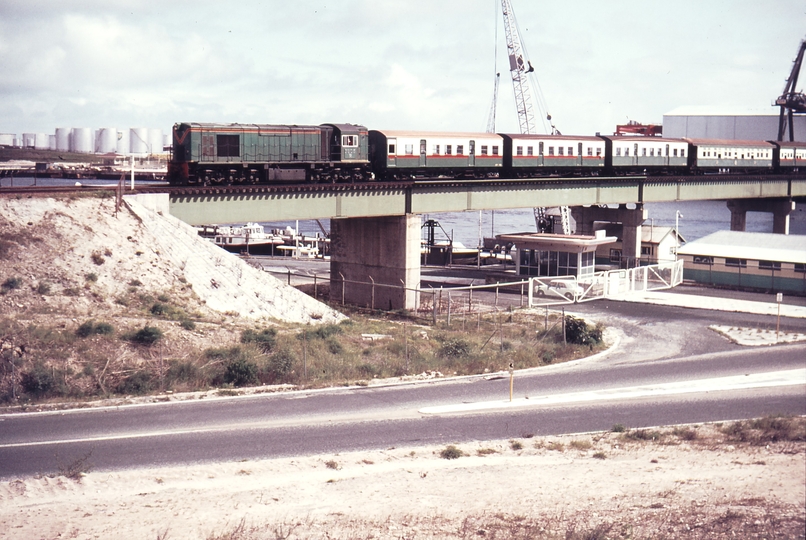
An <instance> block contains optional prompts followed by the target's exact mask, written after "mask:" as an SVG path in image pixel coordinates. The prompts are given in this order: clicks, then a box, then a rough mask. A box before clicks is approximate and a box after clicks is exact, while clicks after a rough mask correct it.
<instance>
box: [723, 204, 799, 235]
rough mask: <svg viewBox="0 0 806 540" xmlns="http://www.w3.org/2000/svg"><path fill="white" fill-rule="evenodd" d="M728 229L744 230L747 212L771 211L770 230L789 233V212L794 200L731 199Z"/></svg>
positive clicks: (793, 207)
mask: <svg viewBox="0 0 806 540" xmlns="http://www.w3.org/2000/svg"><path fill="white" fill-rule="evenodd" d="M728 208H729V209H730V230H732V231H744V230H745V229H746V227H747V212H771V213H772V215H773V218H772V232H773V233H775V234H789V214H790V213H791V212H792V211H793V210H794V209H795V201H791V200H789V199H731V200H729V201H728Z"/></svg>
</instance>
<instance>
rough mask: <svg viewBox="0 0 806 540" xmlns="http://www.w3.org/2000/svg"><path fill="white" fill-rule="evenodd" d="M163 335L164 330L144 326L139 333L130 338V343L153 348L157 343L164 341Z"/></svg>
mask: <svg viewBox="0 0 806 540" xmlns="http://www.w3.org/2000/svg"><path fill="white" fill-rule="evenodd" d="M162 336H163V333H162V330H160V329H159V328H157V327H155V326H144V327H143V328H141V329H140V330H138V331H137V332H135V333H134V334H133V335H131V337H130V338H129V339H130V341H133V342H134V343H137V344H139V345H146V346H151V345H153V344H155V343H156V342H157V341H159V340H160V339H162Z"/></svg>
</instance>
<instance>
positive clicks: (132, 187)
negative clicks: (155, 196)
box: [131, 154, 134, 191]
mask: <svg viewBox="0 0 806 540" xmlns="http://www.w3.org/2000/svg"><path fill="white" fill-rule="evenodd" d="M131 189H132V191H134V154H132V186H131Z"/></svg>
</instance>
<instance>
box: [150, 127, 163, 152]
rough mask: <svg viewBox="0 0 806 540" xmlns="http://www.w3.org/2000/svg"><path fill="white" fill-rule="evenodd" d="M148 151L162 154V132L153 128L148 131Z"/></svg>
mask: <svg viewBox="0 0 806 540" xmlns="http://www.w3.org/2000/svg"><path fill="white" fill-rule="evenodd" d="M148 150H149V151H150V152H151V153H152V154H162V130H161V129H159V128H151V129H149V130H148Z"/></svg>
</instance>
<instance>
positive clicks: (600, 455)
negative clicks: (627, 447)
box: [593, 452, 607, 459]
mask: <svg viewBox="0 0 806 540" xmlns="http://www.w3.org/2000/svg"><path fill="white" fill-rule="evenodd" d="M593 457H594V459H607V455H606V454H605V453H604V452H596V453H595V454H593Z"/></svg>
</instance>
